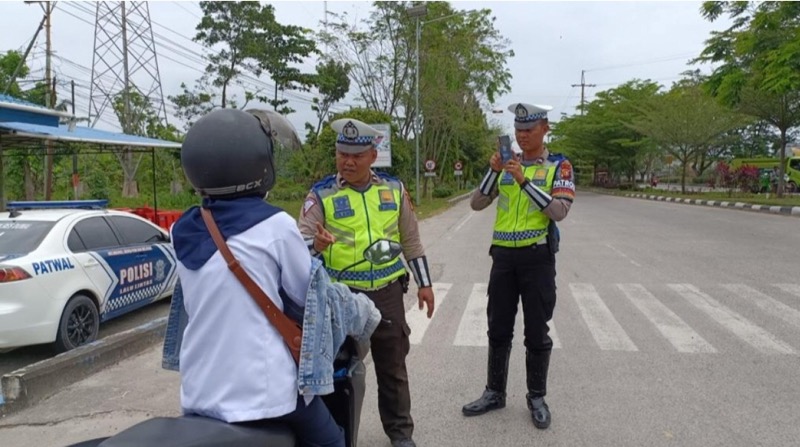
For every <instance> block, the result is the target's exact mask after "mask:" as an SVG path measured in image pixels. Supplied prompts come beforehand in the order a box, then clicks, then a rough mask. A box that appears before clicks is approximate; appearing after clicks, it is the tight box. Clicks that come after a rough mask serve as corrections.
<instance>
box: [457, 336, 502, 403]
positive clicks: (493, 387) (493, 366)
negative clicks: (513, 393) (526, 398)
mask: <svg viewBox="0 0 800 447" xmlns="http://www.w3.org/2000/svg"><path fill="white" fill-rule="evenodd" d="M510 354H511V346H506V347H502V348H493V347H491V346H489V367H488V373H487V376H488V377H487V379H486V389H485V390H484V391H483V395H482V396H481V397H480V398H479V399H478V400H476V401H474V402H470V403H468V404H466V405H464V407H462V408H461V412H462V413H464V415H465V416H478V415H480V414H484V413H486V412H488V411H491V410H497V409H499V408H503V407H505V406H506V380H507V378H508V357H509V355H510Z"/></svg>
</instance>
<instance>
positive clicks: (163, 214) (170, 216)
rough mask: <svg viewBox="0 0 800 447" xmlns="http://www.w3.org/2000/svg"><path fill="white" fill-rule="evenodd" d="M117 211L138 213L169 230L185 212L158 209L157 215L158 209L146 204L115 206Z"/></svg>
mask: <svg viewBox="0 0 800 447" xmlns="http://www.w3.org/2000/svg"><path fill="white" fill-rule="evenodd" d="M115 209H116V210H117V211H125V212H128V213H132V214H136V215H137V216H140V217H143V218H145V219H147V220H149V221H150V222H153V223H154V224H156V225H158V226H159V227H161V228H163V229H165V230H167V231H169V229H170V227H171V226H172V224H174V223H175V222H176V221H177V220H178V219H179V218H180V217H181V215H182V214H183V211H180V210H158V215H157V216H156V211H155V210H154V209H153V208H150V207H149V206H144V207H140V208H133V209H131V208H115Z"/></svg>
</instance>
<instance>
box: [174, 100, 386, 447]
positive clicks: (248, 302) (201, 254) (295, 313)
mask: <svg viewBox="0 0 800 447" xmlns="http://www.w3.org/2000/svg"><path fill="white" fill-rule="evenodd" d="M181 164H182V166H183V169H184V171H185V173H186V177H187V178H188V179H189V181H190V182H191V184H192V185H193V187H194V188H195V190H196V191H197V192H198V193H199V194H200V195H202V196H203V203H202V207H203V208H206V209H208V210H210V211H211V212H212V214H213V218H214V220H215V222H216V224H217V225H218V227H219V228H220V231H221V233H222V235H223V237H224V239H225V240H226V242H227V244H228V246H229V247H230V250H231V251H232V253H233V255H234V256H235V257H236V258H237V259H238V260H239V262H240V263H241V265H242V267H243V268H244V270H245V271H246V272H247V273H248V274H249V275H250V277H251V278H252V279H253V280H254V281H255V282H256V283H257V284H258V286H259V287H261V288H262V290H263V291H264V292H265V293H266V294H267V296H269V297H270V299H271V300H272V301H273V302H274V303H275V305H276V306H277V307H278V308H279V309H282V310H283V312H284V313H286V314H287V315H288V316H290V317H292V318H293V319H294V320H295V321H297V322H298V323H299V322H302V323H304V326H303V329H304V335H303V347H304V348H306V345H307V343H306V342H307V340H306V332H308V333H310V334H316V335H317V336H319V334H320V333H321V332H320V328H323V327H324V328H325V329H327V330H328V331H330V330H331V329H330V325H328V326H324V320H325V318H317V319H316V320H318V321H317V322H316V323H315V324H316V326H315V325H314V324H311V323H309V319H307V318H304V312H305V307H306V305H308V306H309V308H310V309H313V311H314V312H316V311H317V310H318V309H323V310H325V309H324V307H318V302H319V305H322V304H324V303H323V302H322V301H321V298H320V299H319V300H318V299H317V298H316V297H317V294H314V295H313V296H314V298H313V301H310V300H309V301H308V302H307V300H306V298H307V296H309V294H310V293H312V290H313V288H314V287H315V284H316V283H317V282H318V281H317V280H316V279H315V278H316V277H315V276H312V275H315V273H314V272H317V271H318V270H319V268H318V269H316V270H315V269H314V265H313V263H312V258H311V256H310V254H309V253H308V250H307V249H306V246H305V242H304V241H303V238H302V236H301V235H300V232H299V231H298V229H297V225H296V223H295V221H294V219H293V218H292V217H291V216H290V215H289V214H287V213H286V212H284V211H283V210H281V209H280V208H277V207H275V206H272V205H270V204H268V203H267V202H265V200H264V198H265V196H266V194H267V193H268V192H269V191H270V190H271V189H272V187H273V186H274V184H275V167H274V155H273V135H272V131H271V128H270V125H269V122H268V121H267V119H265V118H263V117H260V116H258V115H257V114H254V113H248V112H244V111H240V110H236V109H220V110H215V111H213V112H211V113H209V114H208V115H206V116H204V117H203V118H201V119H200V120H198V121H197V122H196V123H195V124H194V125H193V126H192V127H191V129H189V131H188V133H187V134H186V138H185V140H184V143H183V145H182V147H181ZM171 234H172V243H173V245H174V247H175V251H176V254H177V257H178V275H179V279H180V287H181V288H182V293H181V296H182V307H183V309H180V312H185V321H183V322H182V323H181V326H183V325H185V329H178V328H177V327H173V326H171V325H168V328H167V340H166V341H165V355H166V353H167V352H168V351H169V350H170V349H172V350H173V352H174V349H175V346H178V348H177V349H178V352H179V365H180V368H179V370H180V374H181V391H180V394H181V407H182V409H183V412H184V413H185V414H197V415H200V416H205V417H211V418H216V419H220V420H223V421H225V422H229V423H238V422H252V421H281V422H284V423H286V424H288V425H289V426H290V427H291V428H292V429H293V431H294V432H295V434H296V436H297V438H298V440H299V441H300V445H303V446H306V445H308V446H341V447H344V446H345V440H344V433H343V431H342V429H341V427H339V426H338V425H337V424H336V422H335V421H334V419H333V417H332V415H331V413H330V411H329V409H328V408H327V407H326V406H325V404H324V403H323V401H322V399H321V398H320V397H318V395H317V394H322V393H318V392H317V393H315V391H319V390H318V389H315V388H313V387H301V386H300V385H299V384H302V379H300V380H299V378H298V364H296V363H295V360H294V358H293V357H292V354H291V353H290V351H289V349H288V347H287V346H286V344H285V342H284V339H283V338H282V336H281V334H280V333H279V331H278V330H277V329H276V328H275V327H274V326H272V324H270V322H269V320H268V319H267V318H266V316H265V315H264V313H263V312H262V310H261V309H260V308H259V306H258V305H257V304H256V302H255V301H254V299H253V298H252V297H251V296H250V295H249V294H248V292H247V291H246V289H245V288H244V287H243V286H242V285H241V284H240V283H239V282H238V280H237V278H236V277H235V276H234V275H233V274H232V273H231V272H230V271H229V269H228V267H227V265H226V262H225V261H224V259H223V257H222V256H221V254H220V252H219V250H218V249H217V247H216V245H215V244H214V241H213V240H212V238H211V235H210V234H209V231H208V229H207V227H206V226H205V223H204V221H203V219H202V217H201V214H200V208H199V207H192V208H190V209H189V210H187V211H186V212H185V213H184V214H183V215H182V216H181V218H180V219H179V220H178V221H177V222H176V223H175V225H174V226H173V227H172V230H171ZM322 270H324V269H322ZM323 280H327V277H325V278H323ZM176 295H178V294H176ZM348 299H350V301H348V303H350V304H352V305H353V307H352V309H349V310H348V312H349V313H348V314H347V315H346V317H347V318H346V319H347V320H348V321H345V322H344V323H342V324H341V326H344V327H346V328H347V329H349V332H350V333H353V334H360V335H361V336H362V338H366V339H368V338H369V336H370V335H371V333H372V331H373V330H374V329H375V327H377V325H378V323H379V322H380V314H379V313H378V311H377V310H376V309H375V307H374V306H373V305H372V304H371V303H370V302H369V300H368V299H366V297H365V296H363V295H362V296H356V295H349V296H348ZM175 307H176V306H175V303H173V310H174V308H175ZM177 307H181V306H180V304H179V305H178V306H177ZM173 310H171V313H170V323H172V320H173V316H174V315H173V313H174V312H173ZM325 311H326V312H327V310H325ZM307 324H308V325H307ZM171 334H172V335H171ZM175 336H177V338H178V340H177V345H176V341H175V340H174V338H175ZM320 338H321V337H320ZM340 339H341V337H340ZM319 344H320V343H319V342H318V341H313V340H310V341H309V343H308V345H309V346H311V345H314V346H316V345H319ZM336 348H337V347H336V346H334V347H333V349H336ZM301 354H302V355H303V356H304V357H306V358H308V359H310V358H311V357H312V356H311V355H310V354H308V353H307V352H306V351H303V352H301ZM165 359H166V357H165ZM323 360H324V359H318V358H317V359H313V360H307V361H305V363H303V361H301V362H300V369H301V370H302V369H303V368H304V367H305V368H306V369H309V370H311V369H313V370H314V371H315V372H316V371H317V370H318V369H319V368H318V367H317V366H318V365H317V363H316V362H323ZM325 361H327V360H325ZM327 363H332V360H331V361H327ZM165 364H166V363H165ZM304 365H305V366H304ZM172 366H174V367H176V368H177V366H178V365H177V364H175V365H172ZM312 366H313V367H312ZM171 369H172V368H171ZM322 370H324V371H332V365H327V367H326V368H322ZM309 374H310V373H309ZM330 381H331V382H332V378H330ZM329 388H330V390H332V386H329ZM328 392H330V391H328Z"/></svg>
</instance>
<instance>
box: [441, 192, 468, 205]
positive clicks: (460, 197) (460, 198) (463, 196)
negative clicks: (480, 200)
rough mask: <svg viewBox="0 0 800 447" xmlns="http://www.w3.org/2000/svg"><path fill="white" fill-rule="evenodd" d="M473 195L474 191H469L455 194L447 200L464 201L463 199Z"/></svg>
mask: <svg viewBox="0 0 800 447" xmlns="http://www.w3.org/2000/svg"><path fill="white" fill-rule="evenodd" d="M471 195H472V191H470V192H468V193H464V194H461V195H460V196H455V197H453V198H452V199H447V202H448V203H456V202H460V201H462V200H464V199H468V198H469V196H471Z"/></svg>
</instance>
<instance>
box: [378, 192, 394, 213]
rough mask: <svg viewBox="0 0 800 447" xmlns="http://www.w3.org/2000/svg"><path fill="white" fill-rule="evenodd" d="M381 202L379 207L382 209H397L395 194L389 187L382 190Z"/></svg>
mask: <svg viewBox="0 0 800 447" xmlns="http://www.w3.org/2000/svg"><path fill="white" fill-rule="evenodd" d="M379 194H380V199H381V204H380V205H379V206H378V209H379V210H381V211H397V204H396V203H395V202H394V194H392V191H391V190H389V189H382V190H381V191H380V193H379Z"/></svg>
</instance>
